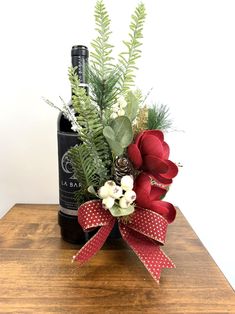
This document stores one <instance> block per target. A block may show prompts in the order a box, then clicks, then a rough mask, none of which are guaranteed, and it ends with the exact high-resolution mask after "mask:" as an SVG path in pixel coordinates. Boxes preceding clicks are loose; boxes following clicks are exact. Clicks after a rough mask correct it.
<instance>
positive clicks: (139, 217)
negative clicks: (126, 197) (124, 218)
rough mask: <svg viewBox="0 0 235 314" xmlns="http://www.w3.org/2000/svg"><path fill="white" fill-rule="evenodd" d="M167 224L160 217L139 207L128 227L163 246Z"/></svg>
mask: <svg viewBox="0 0 235 314" xmlns="http://www.w3.org/2000/svg"><path fill="white" fill-rule="evenodd" d="M167 226H168V222H167V220H166V219H165V218H164V217H162V216H161V215H159V214H157V213H155V212H153V211H151V210H149V209H144V208H141V207H136V208H135V212H134V213H133V215H132V216H131V220H130V222H129V223H128V227H129V228H132V229H134V230H136V231H138V232H140V233H142V234H143V235H146V236H148V237H150V238H152V239H154V240H157V241H158V242H160V243H162V244H164V242H165V238H166V231H167Z"/></svg>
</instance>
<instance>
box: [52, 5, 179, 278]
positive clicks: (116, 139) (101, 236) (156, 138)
mask: <svg viewBox="0 0 235 314" xmlns="http://www.w3.org/2000/svg"><path fill="white" fill-rule="evenodd" d="M145 17H146V12H145V7H144V4H143V3H140V4H139V5H138V6H137V7H136V9H135V11H134V13H133V15H132V17H131V23H130V30H129V38H128V40H126V41H123V43H124V45H125V48H126V49H125V51H124V52H122V53H120V54H119V56H118V60H117V63H115V60H114V58H113V57H112V50H113V49H112V48H113V46H112V45H111V44H110V35H111V31H110V22H111V20H110V18H109V15H108V12H107V10H106V8H105V5H104V3H103V1H102V0H98V1H97V3H96V6H95V21H96V30H97V33H98V35H97V38H96V39H95V40H93V41H92V43H91V46H92V48H93V51H92V52H91V61H90V63H89V67H88V68H87V69H86V73H87V76H88V79H89V90H90V93H89V95H87V94H86V92H85V90H84V88H82V87H81V86H80V82H79V78H78V76H77V73H76V68H70V69H69V80H70V82H71V87H72V92H73V97H72V107H71V106H69V105H67V104H65V103H64V102H63V107H62V109H60V110H62V112H63V113H64V115H65V116H66V117H67V118H68V119H69V120H70V121H71V124H72V129H73V130H74V131H76V132H78V134H79V137H80V139H81V140H82V144H80V145H77V146H75V147H73V148H71V149H70V151H69V157H70V159H71V162H72V165H73V170H74V174H75V176H76V177H77V178H78V180H79V182H80V184H81V187H80V189H79V191H78V192H77V195H76V196H77V198H78V200H79V202H80V204H81V206H80V207H79V210H78V221H79V223H80V225H81V226H82V227H83V229H84V230H85V231H89V230H92V229H93V228H96V227H100V228H99V229H98V231H97V233H96V234H95V235H94V236H93V237H92V238H91V239H90V240H89V241H88V242H87V243H86V244H85V245H84V247H82V248H81V249H80V251H79V252H78V253H77V254H76V255H75V256H74V258H73V259H74V260H76V261H78V262H79V263H80V264H83V263H85V262H86V261H88V260H89V258H91V257H92V256H93V255H94V254H95V253H96V252H97V251H98V250H99V249H100V248H101V247H102V245H103V244H104V242H105V240H106V239H107V237H108V235H109V233H110V232H111V230H112V228H113V226H114V224H115V223H118V225H119V230H120V233H121V236H122V237H123V239H124V240H125V241H126V242H127V243H128V244H129V245H130V247H131V248H132V249H133V250H134V252H135V253H136V254H137V256H138V257H139V258H140V260H141V261H142V262H143V264H144V265H145V267H146V268H147V269H148V271H149V272H150V274H151V275H152V276H153V278H154V279H155V280H156V281H158V280H159V278H160V272H161V269H162V268H164V267H167V268H171V267H174V264H173V263H172V261H171V260H170V259H169V258H168V257H167V256H166V255H165V254H164V253H163V251H162V250H161V248H160V246H162V245H163V244H164V241H165V236H166V230H167V225H168V224H169V223H171V222H173V220H174V219H175V216H176V210H175V207H174V206H173V205H172V204H170V203H168V202H166V201H163V197H164V196H165V195H166V193H167V191H168V188H169V185H170V184H171V183H172V179H173V178H174V177H175V176H176V175H177V172H178V168H177V166H176V164H174V163H173V162H172V161H170V160H169V153H170V150H169V146H168V144H167V143H166V142H165V140H164V133H163V132H165V131H167V129H169V127H170V126H171V121H170V120H169V110H168V108H167V107H166V106H163V105H161V106H157V105H155V104H154V105H152V106H147V105H146V98H147V97H143V95H142V93H141V91H140V90H138V89H137V90H136V89H134V79H135V70H136V69H137V67H136V61H137V60H138V59H139V58H140V56H141V50H140V48H141V45H142V42H141V39H142V37H143V25H144V21H145ZM47 102H48V103H50V102H49V101H47ZM50 104H51V105H53V104H52V103H50ZM53 106H54V105H53Z"/></svg>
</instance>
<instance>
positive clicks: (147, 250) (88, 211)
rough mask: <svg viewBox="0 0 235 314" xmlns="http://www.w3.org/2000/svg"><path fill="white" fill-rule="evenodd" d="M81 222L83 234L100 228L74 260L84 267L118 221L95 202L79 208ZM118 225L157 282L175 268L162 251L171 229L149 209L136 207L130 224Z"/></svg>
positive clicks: (129, 221)
mask: <svg viewBox="0 0 235 314" xmlns="http://www.w3.org/2000/svg"><path fill="white" fill-rule="evenodd" d="M78 221H79V223H80V225H81V226H82V228H83V230H84V231H89V230H90V229H92V228H96V227H100V228H99V230H98V231H97V233H96V234H95V235H94V236H93V237H92V238H91V239H90V240H89V241H88V242H87V243H86V244H85V245H84V246H83V247H82V248H81V249H80V250H79V251H78V253H77V254H76V255H75V256H74V260H76V261H78V262H79V264H80V265H82V264H84V263H86V262H87V261H88V260H89V259H90V258H91V257H92V256H93V255H95V254H96V253H97V252H98V251H99V250H100V249H101V247H102V246H103V244H104V243H105V241H106V239H107V237H108V235H109V234H110V232H111V230H112V229H113V226H114V224H115V222H116V218H115V217H113V216H112V215H111V214H110V212H109V211H108V210H106V209H104V208H103V207H102V202H101V201H100V200H94V201H89V202H86V203H84V204H82V205H81V206H80V207H79V210H78ZM118 224H119V230H120V233H121V235H122V238H123V239H124V240H125V241H126V242H127V244H128V245H129V246H130V247H131V248H132V250H133V251H134V252H135V253H136V255H137V256H138V257H139V259H140V260H141V261H142V263H143V264H144V266H145V267H146V269H147V270H148V271H149V273H150V274H151V275H152V277H153V278H154V279H155V280H156V281H157V282H158V281H159V279H160V274H161V269H162V268H174V267H175V265H174V264H173V263H172V261H171V260H170V259H169V257H167V256H166V255H165V254H164V253H163V251H162V250H161V245H164V243H165V238H166V231H167V226H168V222H167V221H166V219H165V218H163V217H162V216H161V215H159V214H157V213H155V212H153V211H151V210H149V209H144V208H141V207H136V208H135V211H134V213H133V214H132V215H131V217H130V220H128V221H126V220H124V219H119V220H118Z"/></svg>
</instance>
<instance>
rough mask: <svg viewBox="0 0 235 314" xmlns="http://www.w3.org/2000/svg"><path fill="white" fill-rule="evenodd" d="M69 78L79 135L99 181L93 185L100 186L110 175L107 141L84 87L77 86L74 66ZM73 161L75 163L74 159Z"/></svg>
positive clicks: (96, 112) (94, 107)
mask: <svg viewBox="0 0 235 314" xmlns="http://www.w3.org/2000/svg"><path fill="white" fill-rule="evenodd" d="M69 80H70V82H71V87H72V92H73V97H72V103H73V108H74V110H75V112H76V113H77V117H76V118H77V124H78V125H79V127H80V130H79V136H80V138H81V140H82V141H83V144H84V146H83V147H85V149H86V151H87V152H89V153H88V154H87V157H86V158H87V162H88V161H89V162H90V163H91V164H93V165H94V166H95V171H94V177H95V178H96V180H97V177H98V178H99V183H98V182H97V181H95V182H93V185H94V186H100V185H101V184H102V183H103V182H105V181H106V180H107V178H108V176H109V175H110V170H109V168H110V162H111V157H110V149H109V146H108V143H107V142H106V139H105V137H104V136H103V125H102V123H101V119H100V115H99V111H98V110H97V107H96V106H95V105H94V104H93V103H92V102H91V100H90V97H89V96H87V95H86V92H85V90H84V88H82V87H80V86H79V84H80V82H79V79H78V76H77V73H76V68H70V69H69ZM73 162H74V164H75V161H74V160H73ZM74 169H75V168H74ZM84 175H85V174H84ZM87 187H88V186H87ZM87 187H86V188H87Z"/></svg>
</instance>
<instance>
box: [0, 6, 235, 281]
mask: <svg viewBox="0 0 235 314" xmlns="http://www.w3.org/2000/svg"><path fill="white" fill-rule="evenodd" d="M105 3H106V6H107V8H108V10H109V13H110V16H111V18H112V21H113V22H112V29H113V43H114V44H115V45H116V46H117V52H119V51H121V50H122V47H123V46H122V45H121V40H122V39H125V38H126V34H127V31H128V25H129V17H130V15H131V13H132V11H133V10H134V8H135V6H136V4H137V3H138V1H137V0H132V1H123V0H119V1H111V0H106V1H105ZM144 3H145V4H146V8H147V12H148V18H147V22H146V25H145V37H144V47H143V58H142V60H141V62H140V63H139V66H140V71H139V72H138V77H137V85H138V86H140V87H141V88H142V89H143V91H145V92H147V91H148V90H149V89H150V88H151V87H153V88H154V90H153V92H152V94H151V97H150V98H149V100H151V99H152V100H153V99H154V100H155V101H156V102H162V103H165V104H168V105H169V106H170V108H171V115H172V117H173V119H174V121H175V127H176V128H177V129H178V130H179V131H177V132H173V133H169V134H168V135H167V140H168V142H169V143H170V145H171V149H172V155H171V159H172V160H175V161H176V162H178V161H180V162H181V163H182V164H183V165H184V167H183V168H182V169H181V170H180V173H179V175H178V178H176V179H175V182H174V185H173V186H172V188H171V191H170V192H169V194H168V199H169V200H170V201H172V202H173V203H175V204H177V205H178V206H179V207H180V208H181V210H182V212H183V213H184V215H185V216H186V217H187V219H188V220H189V222H190V224H191V225H192V226H193V228H194V229H195V231H196V232H197V234H198V235H199V237H200V239H201V240H202V242H203V243H204V245H205V246H206V248H207V249H208V250H209V252H210V254H211V255H212V256H213V258H214V259H215V261H216V262H217V264H218V265H219V267H220V268H221V269H222V271H223V272H224V274H225V275H226V277H227V278H228V279H229V280H230V282H231V284H233V285H234V287H235V271H234V265H235V254H234V249H233V248H234V220H235V214H234V212H235V208H234V184H233V179H234V175H235V167H234V160H235V153H234V149H233V148H234V128H235V127H234V111H233V107H234V104H235V93H234V83H235V57H234V56H235V45H234V38H235V34H234V33H235V19H234V15H235V2H234V1H232V0H231V1H229V0H220V1H216V0H211V1H210V0H197V1H196V0H195V1H189V0H178V1H174V0H172V1H151V0H145V1H144ZM94 5H95V1H94V0H87V1H82V0H76V1H75V0H66V1H65V0H63V1H61V0H60V1H58V0H57V1H52V0H41V1H30V0H21V1H17V0H8V1H1V2H0V35H1V36H0V45H1V48H0V83H1V85H0V86H1V88H0V109H1V114H0V147H1V154H0V165H1V168H0V216H2V215H4V213H6V211H7V210H9V208H10V207H11V206H12V205H13V204H14V203H21V202H24V203H57V202H58V185H57V146H56V118H57V112H56V111H54V110H53V109H52V108H50V107H49V106H47V105H46V104H45V103H43V102H42V100H41V96H46V97H48V98H49V99H51V100H53V101H55V102H57V101H59V98H58V96H59V95H60V96H62V97H63V98H64V99H65V100H68V99H69V97H70V87H69V83H68V80H67V67H68V66H69V65H70V49H71V46H72V45H74V44H86V45H88V46H89V43H90V41H91V39H93V38H94V31H93V29H94V19H93V8H94ZM180 130H182V131H180Z"/></svg>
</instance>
